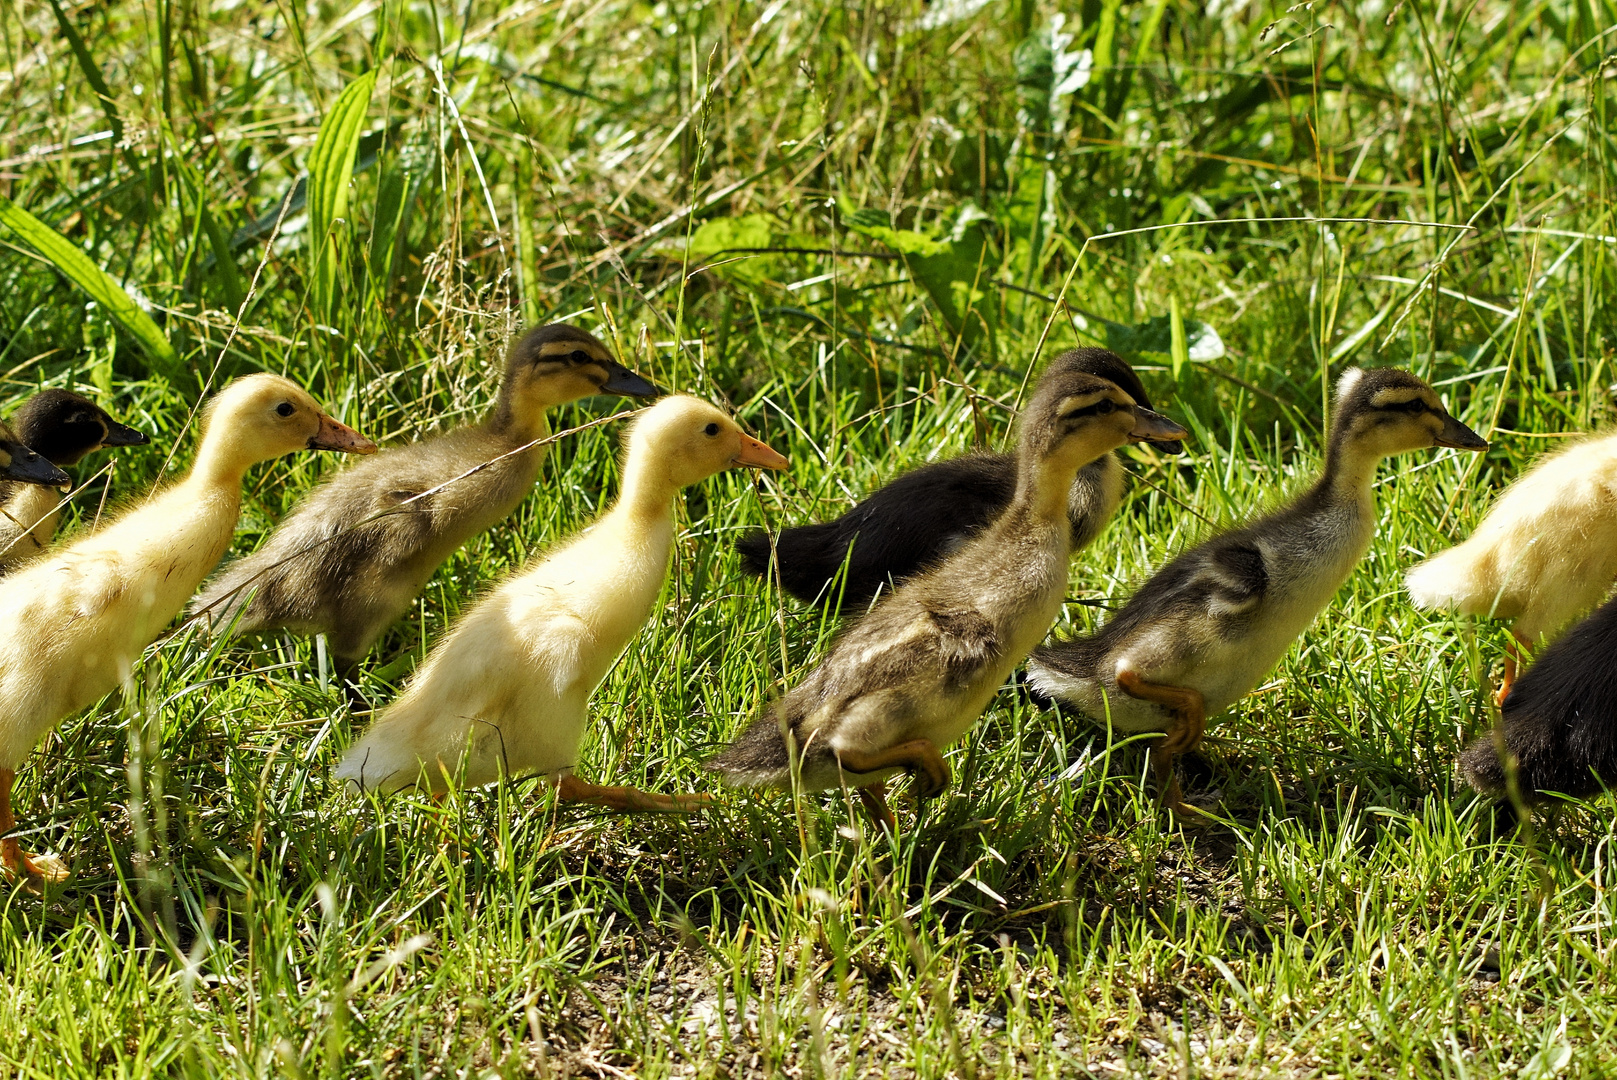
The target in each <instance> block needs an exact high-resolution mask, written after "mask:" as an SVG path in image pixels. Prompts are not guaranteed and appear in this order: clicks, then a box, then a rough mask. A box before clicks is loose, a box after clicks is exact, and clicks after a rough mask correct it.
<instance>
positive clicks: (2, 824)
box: [0, 769, 67, 882]
mask: <svg viewBox="0 0 1617 1080" xmlns="http://www.w3.org/2000/svg"><path fill="white" fill-rule="evenodd" d="M16 779H17V774H16V772H14V771H13V770H11V769H0V834H9V833H10V832H11V830H12V829H15V828H16V827H17V819H16V817H15V816H13V815H12V813H11V785H12V783H13V782H14V781H15V780H16ZM0 867H3V868H4V871H5V875H6V876H7V877H9V878H19V877H21V878H27V879H28V880H29V881H32V882H40V881H62V880H64V879H65V878H66V877H67V868H66V867H65V866H63V865H62V864H61V862H60V860H57V859H54V858H51V859H41V860H40V861H39V862H35V861H34V860H33V859H31V858H29V856H28V853H27V852H25V851H24V850H23V849H22V845H21V844H19V843H17V839H16V837H13V836H10V835H6V837H5V839H4V840H0Z"/></svg>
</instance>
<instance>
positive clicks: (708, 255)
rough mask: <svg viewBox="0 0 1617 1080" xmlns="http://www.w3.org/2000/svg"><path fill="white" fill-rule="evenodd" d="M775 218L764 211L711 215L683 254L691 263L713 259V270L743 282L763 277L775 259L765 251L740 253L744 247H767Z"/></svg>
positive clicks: (768, 272)
mask: <svg viewBox="0 0 1617 1080" xmlns="http://www.w3.org/2000/svg"><path fill="white" fill-rule="evenodd" d="M773 226H774V222H773V221H771V220H770V218H769V216H768V215H767V214H747V215H745V216H743V217H738V218H713V219H712V220H711V221H705V222H703V223H702V227H701V228H700V229H697V230H696V232H694V233H692V234H691V239H690V243H689V244H688V245H686V249H685V250H686V257H687V258H688V259H690V261H691V263H692V265H693V266H694V265H695V264H696V263H698V262H704V263H706V262H712V263H715V264H717V265H715V266H714V271H715V272H716V273H718V274H722V275H723V276H724V277H727V278H730V279H732V280H734V281H739V282H741V283H743V284H746V285H757V284H759V283H760V282H762V281H764V280H766V279H767V278H768V277H769V275H770V273H771V271H772V270H773V269H774V267H775V264H776V260H775V259H773V258H771V257H769V256H764V255H758V254H752V255H747V254H743V253H742V251H741V250H739V249H744V248H766V247H768V246H769V245H770V242H771V241H772V240H773V239H774V229H773Z"/></svg>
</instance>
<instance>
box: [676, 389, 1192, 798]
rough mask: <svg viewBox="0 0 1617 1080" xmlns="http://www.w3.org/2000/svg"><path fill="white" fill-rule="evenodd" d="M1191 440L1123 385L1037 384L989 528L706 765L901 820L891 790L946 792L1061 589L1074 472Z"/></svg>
mask: <svg viewBox="0 0 1617 1080" xmlns="http://www.w3.org/2000/svg"><path fill="white" fill-rule="evenodd" d="M1186 434H1188V433H1187V432H1186V431H1185V429H1184V428H1181V427H1180V426H1179V425H1177V424H1175V423H1174V422H1173V421H1171V420H1169V419H1167V418H1166V417H1163V416H1160V415H1158V414H1157V413H1154V412H1152V411H1150V410H1149V409H1146V408H1145V407H1144V406H1142V405H1138V404H1136V403H1135V401H1134V399H1133V398H1132V397H1131V396H1130V395H1129V394H1127V393H1125V392H1124V391H1123V390H1122V389H1121V388H1120V387H1119V386H1118V385H1117V384H1116V383H1113V382H1111V381H1110V380H1108V379H1103V378H1100V377H1098V376H1095V375H1090V374H1088V373H1086V372H1082V371H1077V370H1073V369H1072V368H1071V367H1062V368H1058V369H1056V370H1054V371H1052V372H1051V373H1049V374H1047V375H1046V376H1045V377H1044V378H1043V379H1041V380H1040V382H1039V385H1038V388H1037V389H1036V390H1035V392H1034V394H1033V397H1032V400H1031V401H1030V402H1029V403H1028V407H1027V409H1026V411H1025V412H1024V414H1023V420H1022V430H1021V433H1020V437H1019V439H1018V444H1017V455H1016V466H1017V479H1016V490H1015V492H1014V494H1013V495H1012V497H1011V502H1010V505H1009V506H1007V507H1006V508H1005V510H1004V511H1003V512H1002V513H1001V514H1000V515H999V518H998V519H997V520H996V521H994V522H993V523H992V524H991V525H989V526H988V527H987V528H986V529H983V530H982V531H980V532H978V533H977V534H976V535H975V536H973V537H971V538H970V539H968V540H966V541H965V542H964V543H963V544H962V545H961V546H960V547H959V548H958V549H957V550H956V551H955V552H954V553H953V554H951V555H947V556H945V557H944V558H943V559H942V560H941V561H939V562H938V563H936V564H935V565H934V566H932V567H931V568H930V569H927V570H924V571H922V572H921V573H919V574H916V575H915V576H913V577H911V578H910V579H909V580H908V581H906V582H905V583H904V584H902V585H900V586H898V588H897V589H895V590H894V591H893V592H892V593H891V594H890V595H889V596H888V597H886V598H885V599H883V600H881V601H878V602H877V604H876V605H875V607H873V608H872V609H871V610H870V612H869V614H867V615H865V616H864V617H863V618H862V619H861V620H860V621H858V622H857V623H855V624H854V625H853V626H852V627H851V628H850V629H849V630H847V631H846V632H845V633H843V634H842V635H841V637H840V638H838V640H837V641H836V642H835V643H834V644H833V645H832V647H831V651H830V652H829V653H828V654H827V655H826V657H825V659H824V660H823V661H821V662H820V664H819V666H817V667H816V668H815V669H814V670H813V671H811V672H810V673H809V675H808V677H807V678H805V679H804V680H803V681H802V682H800V683H799V684H798V685H797V686H795V687H794V688H793V689H792V690H791V691H789V692H788V693H787V694H786V696H785V697H784V698H782V699H781V700H780V701H779V702H778V703H776V704H775V705H774V706H773V707H771V708H770V709H768V710H766V711H765V712H764V713H763V715H761V716H759V717H758V718H757V719H756V720H754V721H753V722H752V724H751V725H750V726H749V727H747V729H746V730H745V731H743V732H742V733H741V735H740V737H739V738H737V739H736V741H735V742H734V743H732V744H731V745H730V746H729V747H728V748H727V749H725V750H724V751H722V752H721V753H719V754H718V755H717V756H715V757H713V758H712V759H710V760H709V761H708V762H707V763H706V768H708V769H709V770H711V771H713V772H717V773H719V774H720V775H721V776H722V777H723V779H724V781H725V783H727V784H730V785H732V786H736V787H774V788H790V787H791V786H792V784H793V779H794V774H796V779H797V780H798V782H799V783H800V784H801V787H802V789H804V790H808V791H815V790H824V789H827V788H833V787H837V786H839V785H841V784H844V783H846V784H847V785H848V786H850V787H854V788H857V789H858V790H859V795H860V799H861V801H862V802H863V803H864V806H865V810H866V812H867V813H868V814H869V815H870V817H871V818H872V819H873V820H874V821H876V822H877V823H879V824H883V825H886V826H887V827H888V828H892V826H893V816H892V814H891V812H890V811H889V810H888V808H887V804H886V800H885V797H884V793H883V787H882V785H883V782H884V781H885V780H886V778H888V777H889V776H892V775H894V774H895V773H896V772H898V771H899V770H904V771H906V772H909V773H911V774H913V775H915V777H916V784H917V792H918V794H920V795H921V796H923V797H929V796H932V795H936V794H937V793H939V792H940V791H942V790H943V788H944V787H945V786H946V785H947V784H948V782H949V767H948V765H947V764H946V763H945V762H944V760H943V756H942V753H941V751H942V750H943V748H945V747H947V746H949V745H950V744H951V743H953V742H954V741H955V740H957V739H959V738H960V737H961V736H962V735H964V734H965V733H966V732H967V731H968V730H969V729H970V728H971V727H972V725H973V724H974V723H975V722H976V720H977V717H978V716H979V715H980V714H981V713H982V711H983V709H984V708H985V707H986V706H987V705H988V702H989V700H990V699H991V698H993V696H994V694H995V693H996V692H997V691H998V690H999V688H1000V685H1001V684H1002V683H1004V681H1005V677H1006V676H1007V675H1009V674H1010V672H1011V669H1012V668H1014V667H1015V666H1016V665H1017V664H1018V663H1019V662H1020V661H1021V659H1022V658H1023V657H1024V656H1026V655H1027V652H1028V650H1029V649H1031V648H1032V647H1033V645H1034V644H1035V643H1037V642H1038V640H1039V639H1040V638H1041V637H1043V636H1044V634H1045V632H1046V631H1048V630H1049V628H1050V623H1051V622H1052V621H1053V620H1054V619H1055V617H1056V615H1057V614H1058V613H1059V612H1060V610H1061V603H1062V600H1063V599H1064V598H1065V596H1066V591H1067V564H1068V561H1069V559H1070V558H1071V556H1072V543H1073V528H1072V521H1071V518H1070V516H1069V505H1070V497H1071V490H1072V485H1073V480H1074V478H1075V477H1076V476H1077V474H1078V471H1079V470H1080V469H1082V468H1084V467H1085V466H1087V465H1089V464H1090V463H1091V462H1093V461H1095V460H1097V459H1098V458H1100V457H1102V456H1103V455H1105V454H1107V453H1110V452H1111V451H1112V450H1114V449H1115V448H1117V447H1119V446H1121V445H1123V444H1124V443H1125V442H1129V441H1131V440H1141V439H1178V438H1182V437H1184V436H1185V435H1186Z"/></svg>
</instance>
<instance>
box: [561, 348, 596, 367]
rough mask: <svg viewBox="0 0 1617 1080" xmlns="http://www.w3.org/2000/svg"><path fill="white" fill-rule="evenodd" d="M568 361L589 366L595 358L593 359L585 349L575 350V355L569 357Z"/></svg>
mask: <svg viewBox="0 0 1617 1080" xmlns="http://www.w3.org/2000/svg"><path fill="white" fill-rule="evenodd" d="M567 359H569V360H571V361H572V362H573V363H575V364H588V363H590V362H591V361H592V360H593V359H594V358H593V357H591V356H590V354H589V353H587V352H585V351H584V350H583V349H574V350H573V355H571V356H569V357H568V358H567Z"/></svg>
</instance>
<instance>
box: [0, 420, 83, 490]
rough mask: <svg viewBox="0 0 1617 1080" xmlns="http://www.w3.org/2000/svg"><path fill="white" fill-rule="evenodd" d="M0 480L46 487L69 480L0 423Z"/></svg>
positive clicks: (56, 485)
mask: <svg viewBox="0 0 1617 1080" xmlns="http://www.w3.org/2000/svg"><path fill="white" fill-rule="evenodd" d="M0 480H17V481H19V482H21V483H24V484H43V485H45V486H46V487H60V486H62V485H63V484H66V483H69V482H70V478H69V477H68V475H67V473H65V472H63V471H62V470H61V469H58V468H57V467H56V466H55V465H52V464H51V463H50V462H49V461H48V460H46V459H45V457H44V456H43V455H41V454H39V453H36V452H35V451H33V450H31V449H29V448H28V447H27V446H25V445H24V444H23V443H22V442H21V441H20V440H18V438H17V436H16V435H15V434H13V433H12V430H11V429H10V428H8V427H6V425H4V424H0Z"/></svg>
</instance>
